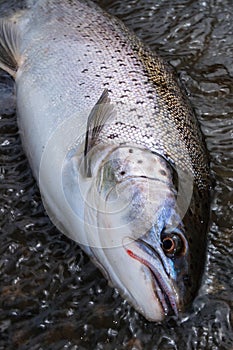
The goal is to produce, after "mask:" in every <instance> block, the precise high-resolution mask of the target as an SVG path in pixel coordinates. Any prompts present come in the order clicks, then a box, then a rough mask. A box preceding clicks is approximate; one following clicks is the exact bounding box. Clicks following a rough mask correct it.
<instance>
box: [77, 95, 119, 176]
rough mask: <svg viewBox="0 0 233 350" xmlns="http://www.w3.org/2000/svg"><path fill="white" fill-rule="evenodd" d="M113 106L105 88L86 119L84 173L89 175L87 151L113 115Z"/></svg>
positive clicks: (93, 144)
mask: <svg viewBox="0 0 233 350" xmlns="http://www.w3.org/2000/svg"><path fill="white" fill-rule="evenodd" d="M114 113H115V112H114V107H113V105H112V104H111V100H110V98H109V95H108V90H107V89H105V90H104V91H103V93H102V95H101V96H100V98H99V100H98V101H97V103H96V104H95V106H94V107H93V108H92V110H91V113H90V115H89V117H88V120H87V131H86V141H85V148H84V167H85V175H86V176H87V177H90V176H91V167H90V157H89V155H88V153H89V151H90V150H91V149H92V148H93V147H94V146H95V144H96V141H97V139H98V136H99V134H100V132H101V130H102V129H103V126H104V125H105V124H106V122H107V120H108V119H110V118H111V117H113V115H114Z"/></svg>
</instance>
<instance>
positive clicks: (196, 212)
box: [0, 0, 210, 320]
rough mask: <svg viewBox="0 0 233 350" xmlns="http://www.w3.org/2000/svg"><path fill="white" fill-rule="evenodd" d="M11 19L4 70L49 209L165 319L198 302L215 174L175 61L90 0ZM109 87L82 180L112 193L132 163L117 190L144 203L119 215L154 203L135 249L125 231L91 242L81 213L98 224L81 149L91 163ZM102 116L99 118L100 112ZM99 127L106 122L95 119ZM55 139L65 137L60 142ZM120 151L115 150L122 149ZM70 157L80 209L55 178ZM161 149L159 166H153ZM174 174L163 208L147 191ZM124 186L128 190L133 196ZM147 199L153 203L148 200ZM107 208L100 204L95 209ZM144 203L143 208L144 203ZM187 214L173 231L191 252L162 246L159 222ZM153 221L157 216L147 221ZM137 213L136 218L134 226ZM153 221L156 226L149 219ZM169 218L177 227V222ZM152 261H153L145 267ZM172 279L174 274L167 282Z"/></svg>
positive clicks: (6, 26)
mask: <svg viewBox="0 0 233 350" xmlns="http://www.w3.org/2000/svg"><path fill="white" fill-rule="evenodd" d="M12 22H14V21H13V20H10V22H6V21H5V20H3V21H1V26H0V31H1V32H0V43H1V44H2V43H5V44H4V45H2V46H0V67H2V68H4V69H6V70H7V71H8V72H9V73H11V74H12V75H13V76H14V77H15V80H16V88H17V108H18V115H19V128H20V131H21V135H22V141H23V144H24V147H25V150H26V153H27V156H28V158H29V161H30V164H31V167H32V169H33V172H34V175H35V177H36V178H37V180H38V182H39V183H40V190H41V193H42V196H43V198H44V201H45V206H46V209H47V211H48V213H49V215H50V217H51V218H52V220H53V221H54V222H55V223H56V225H57V226H58V228H59V229H60V230H62V231H63V232H64V233H65V234H67V235H68V236H70V237H71V238H73V239H74V240H76V241H78V242H79V243H80V242H81V243H82V246H83V249H84V250H85V251H86V252H87V253H88V254H89V255H90V256H91V257H92V258H93V259H95V260H96V263H97V264H99V265H101V268H102V269H103V270H104V271H105V274H106V275H107V276H108V277H109V278H110V279H111V280H112V282H113V284H114V285H116V286H117V287H118V288H119V289H120V290H121V292H122V294H123V295H124V294H125V297H126V298H127V299H128V300H129V301H130V302H131V303H132V304H133V305H134V306H135V307H136V308H137V309H138V310H139V311H140V312H141V313H142V314H144V316H145V317H147V318H148V319H150V320H161V319H162V318H163V317H164V314H166V313H169V312H170V311H173V312H174V313H178V311H179V310H182V309H183V307H184V305H187V304H189V303H190V301H191V300H192V299H193V297H194V295H195V293H196V291H197V288H198V286H199V283H200V275H201V272H202V269H203V264H204V260H205V246H206V234H205V233H206V229H207V222H208V211H209V183H210V180H209V166H208V156H207V152H206V148H205V144H204V142H203V138H202V134H201V132H200V128H199V126H198V124H197V121H196V118H195V116H194V114H193V110H192V108H191V107H190V104H189V102H188V101H187V98H186V96H185V94H184V92H183V91H182V88H181V87H180V84H179V82H178V81H177V79H176V77H175V75H174V72H173V69H172V68H171V67H170V66H169V65H167V64H166V63H165V62H164V61H163V60H162V59H161V58H160V57H159V56H157V54H155V53H154V52H151V51H150V50H149V49H148V48H146V47H145V46H144V45H143V44H142V43H141V42H140V41H139V40H138V39H137V38H136V37H135V36H134V35H133V34H132V33H131V32H130V31H128V30H127V29H126V28H125V26H124V25H123V24H122V23H121V22H120V21H118V20H117V19H115V18H113V17H112V16H110V15H108V14H107V13H105V12H103V11H102V10H101V9H99V7H98V6H96V5H95V4H93V3H92V2H91V1H67V2H64V1H59V0H58V1H51V0H48V1H45V0H43V1H40V0H39V1H38V2H36V3H35V5H32V6H31V8H30V9H28V11H25V12H22V14H20V15H19V16H18V18H17V24H12ZM9 33H10V35H9ZM6 38H7V40H6ZM6 43H7V45H6ZM6 48H8V50H7V49H6ZM6 52H7V55H6V54H5V53H6ZM106 89H107V91H108V93H107V99H106V100H105V102H104V104H105V105H107V104H108V103H109V104H110V105H112V106H113V109H114V113H113V114H111V113H109V114H111V115H110V116H108V118H106V120H105V123H104V124H103V125H101V128H99V132H98V133H96V134H95V138H94V142H93V139H92V140H89V145H90V144H91V147H89V148H88V149H89V151H90V153H89V155H88V164H90V167H92V176H90V174H88V173H86V175H85V171H84V176H83V174H82V175H81V182H80V183H79V185H80V186H83V188H84V190H83V191H84V193H85V195H88V194H89V195H90V198H92V197H93V196H92V187H91V182H90V181H89V180H88V178H90V179H94V180H93V181H94V182H96V181H97V184H98V185H99V193H98V194H97V195H99V194H101V196H104V195H105V194H106V193H109V191H110V189H109V188H112V187H114V186H115V187H116V186H118V181H119V178H117V176H116V175H117V171H118V170H119V169H120V168H125V167H126V165H127V171H126V176H125V177H124V178H121V179H120V185H119V186H118V188H119V190H120V191H122V192H120V193H121V194H122V198H123V199H124V200H126V201H127V200H129V198H132V195H133V196H134V197H133V198H136V200H135V202H132V203H134V204H135V205H134V206H133V210H130V211H129V213H128V214H127V215H125V216H124V218H123V217H118V219H119V221H120V222H121V223H125V221H124V220H126V219H125V218H127V220H129V218H132V217H134V220H137V215H138V216H139V213H141V212H140V210H141V209H142V207H143V209H145V210H144V214H143V215H144V216H143V215H141V219H142V220H139V221H136V222H137V224H138V227H140V228H141V229H142V236H143V237H140V241H136V245H135V243H133V244H131V246H130V245H127V247H128V248H129V247H131V248H132V249H131V250H130V249H128V248H127V247H126V250H125V249H124V242H123V241H124V239H125V238H127V237H122V236H120V238H122V245H123V246H121V247H116V248H115V249H114V250H113V249H112V250H109V249H105V248H98V249H97V248H96V247H90V248H88V245H90V240H89V237H87V236H88V233H87V229H86V227H84V226H85V225H83V224H82V223H81V222H80V220H79V219H80V218H82V217H84V216H87V217H88V220H89V221H91V220H93V218H92V215H91V213H88V211H87V209H86V208H85V203H84V202H85V201H83V196H82V193H81V191H80V189H79V188H78V185H77V183H76V182H75V179H77V176H80V175H79V174H78V175H77V172H79V171H80V168H79V170H77V167H76V165H77V164H80V163H78V162H77V158H78V159H79V161H81V163H82V160H83V159H84V158H83V155H84V143H83V139H82V138H81V136H82V135H83V134H84V135H85V133H86V127H87V120H88V116H90V113H91V111H92V109H93V107H94V106H95V105H96V103H97V102H98V101H99V99H100V96H101V95H102V94H103V91H105V90H106ZM94 114H95V115H94V119H95V118H96V113H94ZM69 121H71V122H70V123H69ZM96 124H97V122H96V120H95V123H94V124H93V125H95V126H96ZM32 130H33V133H32ZM59 130H61V133H60V134H59ZM73 130H75V131H73ZM56 132H57V133H56ZM75 133H76V139H75V140H79V141H80V142H79V143H78V146H77V145H76V146H77V147H76V148H75V150H74V154H75V156H72V155H71V156H68V158H67V157H66V155H67V153H68V151H70V148H72V146H73V145H72V143H71V144H70V143H69V139H70V140H71V141H72V137H74V136H72V137H71V135H75ZM54 134H55V136H56V138H54ZM51 139H52V140H56V145H55V146H54V149H53V148H52V143H51ZM122 145H126V147H125V148H124V147H123V146H122ZM135 146H137V147H136V148H138V149H139V150H135V152H134V157H133V158H131V157H129V150H132V149H135ZM48 148H51V151H50V153H51V154H50V156H51V157H52V158H53V159H51V164H49V163H48V162H47V163H46V164H48V165H49V168H47V169H46V171H44V169H42V170H43V171H41V164H44V163H43V160H44V159H45V150H46V152H47V153H46V154H48ZM92 148H93V149H94V150H95V154H94V155H93V152H92V153H91V149H92ZM52 150H53V152H52ZM77 154H78V156H77ZM135 154H136V155H135ZM142 154H143V156H142ZM113 155H114V159H113V158H111V156H113ZM59 157H65V159H66V163H65V164H66V165H65V166H66V167H67V168H65V171H66V173H65V174H66V178H65V193H66V198H68V202H69V204H70V205H71V207H72V208H73V209H74V212H75V211H76V216H75V215H74V216H73V215H72V214H71V213H70V211H69V210H70V208H69V206H67V207H65V204H64V198H63V194H62V193H61V192H59V190H58V188H59V186H58V184H57V182H56V176H57V173H58V172H59V171H60V172H61V171H63V172H64V169H60V168H59V166H60V165H61V164H62V165H64V164H63V163H60V160H59V159H60V158H59ZM142 158H143V161H144V160H145V162H144V165H143V167H144V171H145V173H144V177H146V178H147V181H146V182H145V181H144V180H142V174H140V176H138V177H139V178H140V179H139V178H138V177H137V179H136V177H135V172H136V173H137V171H138V169H136V168H135V162H137V161H141V160H142ZM152 158H153V161H154V160H156V163H157V165H156V166H155V167H154V169H153V171H152V170H151V163H152ZM115 159H118V160H119V162H118V163H117V166H118V168H115V166H116V161H115ZM100 160H101V161H103V162H102V163H101V162H100ZM107 163H108V166H107V167H106V164H107ZM109 164H111V167H110V170H111V171H110V174H112V177H110V181H108V182H106V181H105V182H101V181H100V176H99V175H100V174H109ZM113 169H114V171H113ZM161 171H162V172H163V173H164V172H165V174H166V176H165V178H162V176H161ZM177 171H178V172H177ZM177 173H178V178H179V185H180V186H181V190H180V193H181V195H182V196H181V197H182V198H181V200H180V206H178V205H177V201H176V197H177V192H178V191H177V188H176V187H177V184H176V183H175V182H176V181H175V180H174V178H175V177H176V176H177ZM41 174H42V175H41ZM151 174H152V179H154V178H156V179H158V181H157V182H156V185H155V181H152V182H150V180H151V179H150V180H149V177H150V176H151ZM180 174H182V176H181V175H180ZM118 175H119V176H120V173H118ZM149 175H150V176H149ZM82 176H83V178H82ZM85 176H86V177H85ZM130 176H131V177H132V176H133V177H134V181H131V184H130V183H129V182H128V177H130ZM86 178H87V179H86ZM186 178H187V179H188V180H190V179H191V180H193V181H192V186H193V192H192V194H191V197H190V204H189V208H188V210H187V212H186V214H185V215H184V217H183V218H182V215H181V212H182V209H181V207H182V205H186V204H185V203H184V202H185V201H184V200H183V198H184V197H185V196H186V193H185V189H187V188H188V186H187V185H185V183H184V184H183V183H182V181H183V180H185V179H186ZM164 179H165V182H166V184H165V187H164V194H165V195H164V198H163V199H162V200H161V201H160V202H159V199H158V200H157V199H156V200H155V203H154V206H152V205H149V203H148V201H146V195H145V193H147V192H146V191H147V186H148V183H149V184H150V186H151V188H152V193H154V194H155V193H156V191H157V192H158V191H159V189H161V187H162V184H163V183H164ZM40 180H41V181H40ZM88 181H89V182H88ZM100 182H101V185H100ZM71 184H72V185H71ZM128 184H129V185H128ZM188 184H189V182H188ZM109 186H110V187H109ZM122 188H123V189H124V191H123V190H121V189H122ZM75 191H76V192H75ZM123 194H124V195H125V194H127V195H128V196H129V197H127V198H126V197H124V196H123ZM147 194H148V193H147ZM84 197H85V196H84ZM155 197H156V196H155ZM168 198H169V199H170V202H169V205H168V204H167V201H168ZM123 199H122V201H123ZM92 200H93V199H92ZM138 203H141V204H142V207H137V206H138ZM110 204H111V203H110ZM110 204H109V205H110ZM98 205H99V203H96V207H98ZM164 205H166V206H167V207H166V208H167V213H166V215H164V213H163V206H164ZM136 207H137V210H138V211H137V212H136V213H137V215H136V214H135V211H134V210H135V208H136ZM97 209H98V208H97ZM130 209H132V208H130ZM177 217H178V218H179V220H178V221H179V222H178V225H176V226H175V227H174V228H175V229H176V230H175V231H177V230H178V231H179V235H180V237H181V239H182V241H183V242H187V248H186V249H185V253H184V254H181V255H178V256H167V255H166V254H164V252H162V251H161V245H162V242H161V239H162V238H161V237H162V235H163V234H164V232H165V233H166V234H167V230H166V225H164V227H163V228H158V227H159V224H158V223H159V222H160V221H161V220H162V218H163V222H164V221H165V222H166V221H167V222H166V224H168V221H171V220H173V219H174V218H176V220H177ZM58 218H59V220H58ZM143 218H146V219H147V222H146V223H145V222H144V221H146V220H144V221H143ZM98 220H99V222H100V220H102V221H101V222H106V221H107V225H110V224H109V221H108V220H109V219H108V220H106V218H105V217H101V215H99V216H98ZM136 222H135V221H134V222H133V225H132V227H131V229H132V230H133V229H134V227H135V223H136ZM148 223H149V226H151V227H148ZM111 224H112V223H111ZM143 225H144V226H143ZM169 225H170V228H171V223H169ZM169 225H168V226H169ZM173 226H174V225H173ZM97 227H98V225H97ZM154 227H156V228H157V229H156V230H155V229H154ZM103 232H105V231H103ZM170 233H171V232H170V231H169V234H170ZM176 233H177V232H176ZM96 234H98V232H96ZM141 238H142V239H141ZM85 242H86V245H85ZM138 242H139V243H138ZM170 242H171V241H170ZM185 244H186V243H185ZM148 245H150V246H151V247H155V248H154V250H156V251H157V253H158V252H159V253H158V255H159V256H160V258H159V260H156V258H155V257H153V258H151V257H149V256H148V254H149V253H148ZM90 246H91V245H90ZM145 247H146V248H145ZM127 251H128V252H127ZM143 259H145V261H146V262H147V265H145V264H142V261H143ZM150 259H151V260H150ZM117 260H118V261H122V264H123V263H124V264H127V266H128V275H129V276H132V275H133V274H135V281H134V284H132V285H134V288H138V281H141V283H140V285H142V284H143V283H144V284H145V286H144V287H143V286H141V288H142V291H141V294H140V293H138V294H137V293H136V292H135V291H134V290H132V285H131V289H130V288H129V287H128V288H127V286H126V284H127V283H128V282H127V278H125V276H123V273H124V274H125V273H126V271H125V266H126V265H124V266H123V267H121V266H119V264H117V263H116V261H117ZM152 262H153V263H154V266H152V268H151V269H150V271H154V272H153V273H154V274H155V275H156V274H157V282H156V283H157V294H156V293H154V294H153V293H152V289H153V288H154V287H153V288H152V287H151V286H150V287H149V284H148V280H149V279H150V278H151V277H149V276H150V273H151V272H150V273H149V272H148V266H149V264H151V263H152ZM156 265H157V267H158V266H160V267H161V269H162V268H164V270H166V271H168V273H167V275H168V276H169V275H170V276H171V278H170V280H169V281H168V277H166V276H167V275H165V273H163V272H161V276H160V277H158V271H157V270H158V269H157V270H156ZM114 269H115V271H114ZM156 271H157V272H156ZM169 271H170V272H169ZM162 276H163V277H162ZM162 279H164V281H165V280H166V281H167V282H166V285H165V282H164V283H163V280H162ZM122 280H123V281H124V283H123V282H122ZM168 285H169V288H168V287H167V286H168ZM143 288H145V289H143ZM138 289H139V288H138ZM158 289H160V292H158ZM133 293H134V294H133ZM146 293H148V296H150V297H149V298H148V300H150V301H151V300H153V301H154V305H155V306H154V310H152V311H151V313H150V310H149V308H150V306H149V307H148V306H145V305H144V304H146V301H145V300H140V298H144V295H146ZM150 293H151V294H150ZM166 293H167V296H166V298H167V299H169V300H167V301H163V302H161V298H162V294H166ZM132 294H133V296H132ZM152 294H153V296H151V295H152ZM159 294H160V296H158V295H159ZM171 294H174V295H173V296H172V295H171ZM176 294H177V295H176ZM178 299H179V300H178ZM159 300H160V301H159ZM161 303H162V304H163V306H164V309H163V310H162V308H161ZM169 304H170V306H169ZM173 304H177V305H175V306H174V305H173ZM172 305H173V306H172ZM151 309H153V307H152V306H151ZM170 309H172V310H170ZM161 310H162V311H161Z"/></svg>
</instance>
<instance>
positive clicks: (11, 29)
mask: <svg viewBox="0 0 233 350" xmlns="http://www.w3.org/2000/svg"><path fill="white" fill-rule="evenodd" d="M19 61H20V54H19V32H18V30H17V25H16V24H15V23H13V22H11V21H8V20H6V19H3V18H0V68H1V69H3V70H5V71H6V72H8V73H9V74H10V75H12V76H13V77H15V74H16V72H17V70H18V65H19Z"/></svg>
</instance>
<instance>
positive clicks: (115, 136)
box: [109, 134, 119, 140]
mask: <svg viewBox="0 0 233 350" xmlns="http://www.w3.org/2000/svg"><path fill="white" fill-rule="evenodd" d="M117 137H119V135H118V134H110V135H109V138H110V139H111V140H113V139H115V138H117Z"/></svg>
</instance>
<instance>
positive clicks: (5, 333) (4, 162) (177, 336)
mask: <svg viewBox="0 0 233 350" xmlns="http://www.w3.org/2000/svg"><path fill="white" fill-rule="evenodd" d="M100 3H101V5H102V6H103V7H104V8H106V9H107V10H109V11H110V12H111V13H113V14H115V15H117V16H119V17H120V18H121V19H122V20H123V21H124V22H125V23H126V24H127V25H128V26H129V27H130V28H132V29H134V30H135V31H136V33H137V34H138V36H140V37H141V38H142V40H143V41H144V42H146V43H148V45H150V46H151V48H152V49H153V50H156V51H158V52H159V53H160V54H161V55H162V56H164V57H165V58H166V59H167V60H168V61H169V62H171V63H172V64H173V65H174V66H175V67H176V69H177V71H178V73H179V74H180V76H181V79H182V81H183V82H184V84H185V86H186V88H187V91H188V92H189V94H190V99H191V100H192V103H193V105H194V106H195V109H196V113H197V116H198V118H199V120H200V123H201V125H202V128H203V132H204V134H205V137H206V142H207V146H208V149H209V151H210V157H211V169H212V173H213V178H214V179H215V189H214V193H213V201H212V219H211V227H210V231H209V234H208V238H209V241H208V252H207V254H208V256H207V266H206V271H205V274H204V278H203V283H202V287H201V290H200V293H199V295H198V296H197V298H196V300H195V302H194V305H193V309H192V311H191V313H189V314H187V315H183V317H182V318H181V319H178V320H177V319H176V318H173V317H171V318H168V319H167V320H166V321H165V322H164V323H163V324H154V323H149V322H147V321H146V320H145V319H144V318H143V317H142V316H140V315H139V314H138V313H137V312H136V311H134V309H132V308H131V307H130V306H129V305H128V304H127V303H126V302H125V301H124V300H122V298H121V297H120V296H119V295H118V293H117V291H115V290H114V289H112V288H110V287H108V286H107V282H106V281H105V279H104V278H103V277H102V276H101V274H100V273H99V272H98V270H97V269H96V268H95V266H94V265H93V264H92V263H91V262H90V261H89V259H88V258H87V257H86V256H85V255H84V254H83V253H82V251H81V250H80V248H79V247H78V246H77V244H75V243H74V242H72V241H70V240H69V239H67V238H66V237H64V236H63V235H62V234H60V233H59V232H58V231H57V230H56V228H54V226H53V225H52V224H51V222H50V221H49V219H48V217H47V216H46V213H45V211H44V208H43V205H42V202H41V199H40V194H39V191H38V187H37V185H36V183H35V181H34V179H33V177H32V173H31V171H30V168H29V165H28V162H27V159H26V157H25V155H24V152H23V149H22V147H21V142H20V136H19V133H18V129H17V122H16V116H15V99H14V88H13V86H14V84H13V81H12V80H11V78H9V76H8V75H6V74H5V73H3V72H1V73H0V145H1V152H0V198H1V200H0V229H1V234H0V240H1V244H0V334H1V336H0V350H2V349H4V350H5V349H20V350H24V349H25V350H37V349H38V350H39V349H41V350H42V349H43V350H44V349H46V350H47V349H52V350H55V349H70V350H71V349H72V350H75V349H79V350H81V349H82V350H84V349H88V350H89V349H90V350H97V349H98V350H100V349H106V350H112V349H117V350H118V349H126V350H128V349H134V350H141V349H146V350H150V349H151V350H152V349H153V350H155V349H159V350H165V349H166V350H168V349H179V350H183V349H187V350H189V349H190V350H191V349H192V350H194V349H197V350H202V349H208V350H223V349H227V350H230V349H233V331H232V321H233V316H232V314H231V311H232V308H233V272H232V266H233V215H232V214H233V210H232V209H233V204H232V191H233V142H232V139H233V128H232V127H233V119H232V116H233V112H232V107H233V102H232V101H233V99H232V97H233V94H232V90H233V16H232V13H233V3H232V2H231V1H230V0H229V1H227V0H223V1H219V0H208V1H198V0H194V1H191V0H190V1H187V0H186V1H184V0H182V1H181V0H173V1H169V0H161V1H152V0H149V1H145V0H137V1H136V0H125V1H110V0H103V1H100ZM22 4H23V2H19V1H14V0H11V1H1V0H0V5H1V7H0V13H1V15H2V14H3V13H8V11H9V9H10V10H11V9H15V8H17V7H20V6H21V5H22Z"/></svg>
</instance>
